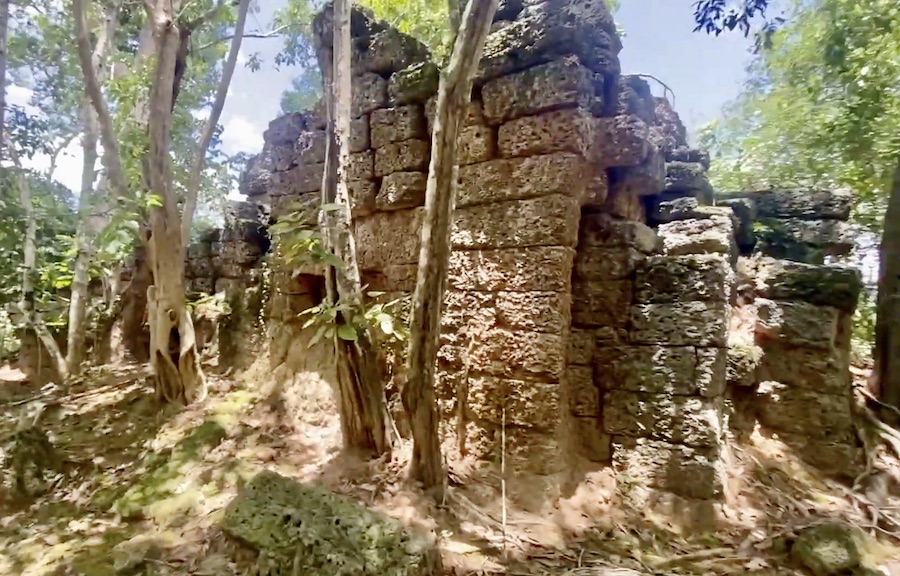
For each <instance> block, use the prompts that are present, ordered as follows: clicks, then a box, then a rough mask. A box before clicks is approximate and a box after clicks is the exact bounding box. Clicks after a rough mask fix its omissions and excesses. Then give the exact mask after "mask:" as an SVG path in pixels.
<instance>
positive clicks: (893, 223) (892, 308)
mask: <svg viewBox="0 0 900 576" xmlns="http://www.w3.org/2000/svg"><path fill="white" fill-rule="evenodd" d="M878 256H879V273H878V300H877V309H876V314H877V316H876V321H875V349H874V357H875V377H876V382H877V383H878V387H879V389H880V392H881V399H882V400H883V401H884V402H885V403H887V404H890V405H892V406H900V159H898V161H897V165H896V166H895V167H894V172H893V177H892V179H891V188H890V191H889V195H888V203H887V210H886V211H885V214H884V228H883V230H882V236H881V248H880V249H879V253H878Z"/></svg>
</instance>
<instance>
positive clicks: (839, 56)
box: [699, 0, 900, 341]
mask: <svg viewBox="0 0 900 576" xmlns="http://www.w3.org/2000/svg"><path fill="white" fill-rule="evenodd" d="M787 22H789V23H788V24H786V25H785V26H784V27H782V28H781V29H779V30H778V31H777V32H776V33H774V34H773V35H772V38H771V40H772V43H771V47H770V48H769V49H766V50H761V51H759V52H758V53H757V55H756V56H755V58H754V60H753V61H752V63H751V64H750V67H749V70H748V73H749V74H748V80H747V82H746V85H745V89H744V92H743V93H742V94H741V96H740V97H739V98H738V99H737V100H736V101H735V102H733V103H731V104H730V105H729V106H728V107H727V108H726V109H725V110H724V112H723V119H722V120H719V121H716V122H714V123H712V124H710V125H709V126H707V127H706V128H705V129H703V130H702V131H701V133H700V135H699V143H700V145H701V146H705V147H707V148H708V149H709V150H710V151H711V152H712V155H713V158H714V161H713V166H712V170H711V173H710V176H711V179H712V181H713V183H714V184H715V186H716V188H717V189H719V190H738V189H743V190H749V189H770V188H778V187H797V188H823V189H836V188H845V189H849V190H852V191H853V192H854V193H855V198H856V202H855V206H854V213H853V219H854V221H855V222H856V223H858V224H860V225H861V226H863V227H864V229H866V230H868V231H869V232H870V233H871V234H874V235H875V236H878V235H880V234H881V232H882V230H881V228H882V225H883V222H882V218H883V213H884V208H885V203H886V197H887V194H888V190H889V184H890V182H889V179H888V177H889V175H890V173H891V170H892V168H893V167H894V165H895V164H896V162H897V161H898V157H900V86H898V84H897V78H900V6H898V5H897V3H896V2H893V1H891V0H860V1H856V0H795V1H794V2H793V5H792V8H791V15H790V17H789V18H788V19H787ZM873 244H874V243H873ZM870 250H871V248H870ZM871 304H872V302H871V299H869V300H868V301H867V300H864V301H863V302H861V304H860V307H859V311H858V313H857V317H856V324H855V333H854V336H855V339H856V340H857V341H871V334H872V332H871V330H872V326H873V323H872V315H873V312H872V307H871Z"/></svg>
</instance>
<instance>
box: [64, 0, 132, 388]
mask: <svg viewBox="0 0 900 576" xmlns="http://www.w3.org/2000/svg"><path fill="white" fill-rule="evenodd" d="M118 13H119V8H118V5H117V3H115V2H114V3H112V4H111V5H110V6H109V7H107V9H106V12H105V14H104V22H103V27H102V28H101V30H100V33H99V34H98V36H99V37H98V39H97V45H96V47H95V48H94V51H93V54H92V56H91V67H92V68H93V70H94V74H95V76H96V77H97V79H98V81H99V82H103V81H104V80H105V79H106V78H107V77H108V75H109V74H108V66H107V63H106V61H105V59H106V53H107V51H108V50H109V47H110V44H111V42H112V39H113V37H114V36H115V32H116V27H117V24H118ZM81 114H82V122H83V123H84V126H83V129H84V132H83V135H82V141H81V147H82V154H83V159H84V160H83V162H82V165H81V194H79V196H78V229H77V230H76V232H75V242H76V245H77V248H78V254H77V256H76V257H75V265H74V267H73V271H72V296H71V300H70V301H69V327H68V336H67V343H68V347H67V349H66V367H67V369H68V371H69V373H70V374H78V373H79V372H80V371H81V364H82V362H83V361H84V355H85V318H86V317H87V304H88V300H89V294H88V284H89V283H90V267H91V261H92V259H93V247H92V245H91V244H92V239H93V238H94V236H95V234H96V232H97V230H96V229H95V227H94V223H93V218H92V214H91V212H92V210H93V207H94V206H93V202H94V200H95V194H94V192H95V190H94V181H95V180H96V176H97V174H96V165H97V143H98V140H99V134H100V125H99V124H100V122H99V119H98V118H97V113H96V112H95V111H94V108H93V106H92V105H91V100H90V97H89V96H88V95H87V94H85V96H84V102H83V104H82V111H81Z"/></svg>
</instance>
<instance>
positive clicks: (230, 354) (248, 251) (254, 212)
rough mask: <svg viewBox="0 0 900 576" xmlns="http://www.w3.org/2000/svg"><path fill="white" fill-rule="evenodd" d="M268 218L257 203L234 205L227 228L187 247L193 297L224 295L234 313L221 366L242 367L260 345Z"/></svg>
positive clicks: (223, 334) (224, 331)
mask: <svg viewBox="0 0 900 576" xmlns="http://www.w3.org/2000/svg"><path fill="white" fill-rule="evenodd" d="M264 220H265V218H264V215H262V214H261V213H260V211H259V208H258V207H257V205H256V204H253V203H248V202H229V203H228V205H227V207H226V213H225V227H224V228H223V229H221V230H212V231H211V232H210V233H208V234H206V235H205V236H204V237H203V238H201V239H200V241H199V242H195V243H193V244H191V245H190V246H188V250H187V262H186V266H185V277H186V281H187V291H188V295H189V296H199V295H201V294H214V293H220V294H223V295H224V296H225V299H226V301H227V302H228V304H229V307H230V309H231V313H230V314H229V315H228V317H227V318H226V321H225V324H224V325H223V326H221V327H220V328H221V329H220V330H219V333H220V339H219V355H220V365H223V366H225V365H228V366H243V365H245V364H246V361H247V360H249V358H247V357H245V356H246V355H245V353H247V352H250V351H251V347H252V346H251V345H252V344H253V343H254V342H255V341H256V336H257V334H258V326H259V316H260V311H261V310H262V306H263V302H262V298H263V293H262V289H263V286H262V284H261V282H260V266H261V264H262V257H263V255H264V254H265V253H266V252H267V251H268V249H269V240H268V237H267V235H266V232H265V229H264Z"/></svg>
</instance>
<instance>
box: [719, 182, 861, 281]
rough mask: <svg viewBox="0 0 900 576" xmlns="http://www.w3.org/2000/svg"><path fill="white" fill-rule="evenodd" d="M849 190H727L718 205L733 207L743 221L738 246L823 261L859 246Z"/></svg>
mask: <svg viewBox="0 0 900 576" xmlns="http://www.w3.org/2000/svg"><path fill="white" fill-rule="evenodd" d="M851 202H852V194H851V193H850V192H847V191H842V190H837V191H823V190H777V191H768V192H737V193H729V194H723V195H721V197H720V198H717V204H718V205H721V206H730V207H731V208H732V209H733V210H734V213H735V215H736V216H737V217H738V219H739V230H738V234H737V241H738V247H739V248H740V251H741V254H742V255H749V254H751V253H752V252H754V251H755V252H758V253H760V254H765V255H767V256H771V257H773V258H781V259H785V260H793V261H798V262H809V263H812V264H823V263H824V262H825V259H826V257H840V256H846V255H847V254H849V253H850V252H851V250H852V249H853V231H852V228H851V226H850V225H849V224H848V223H847V220H848V219H849V218H850V205H851Z"/></svg>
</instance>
